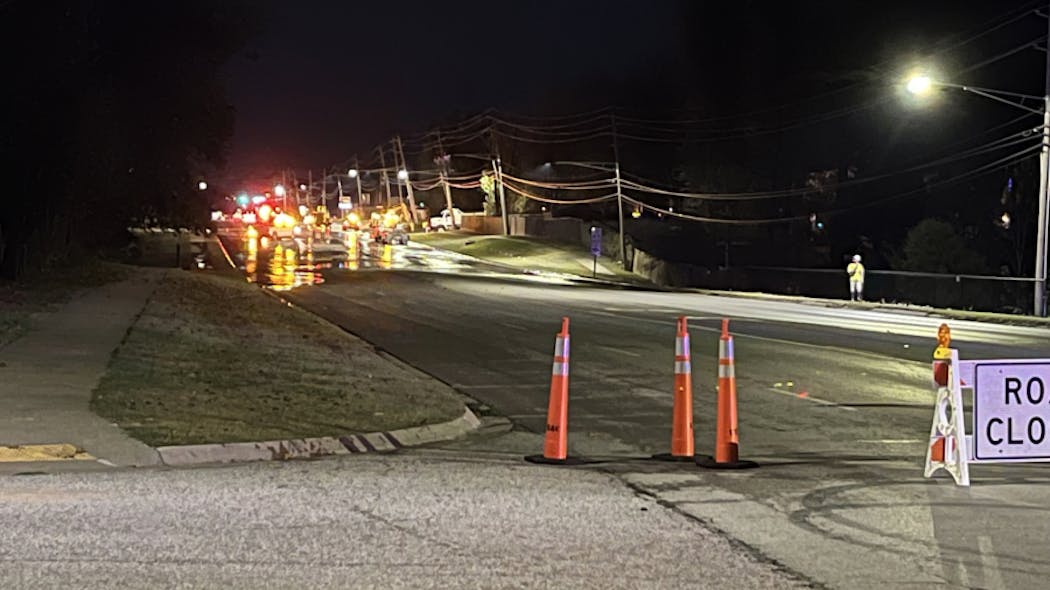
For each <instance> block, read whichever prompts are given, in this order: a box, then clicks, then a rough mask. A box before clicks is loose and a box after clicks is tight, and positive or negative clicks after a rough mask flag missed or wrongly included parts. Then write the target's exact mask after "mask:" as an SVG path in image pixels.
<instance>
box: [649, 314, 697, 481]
mask: <svg viewBox="0 0 1050 590" xmlns="http://www.w3.org/2000/svg"><path fill="white" fill-rule="evenodd" d="M694 439H695V437H694V435H693V369H692V363H691V361H690V360H689V326H688V323H687V319H686V317H685V316H682V317H680V318H678V332H677V334H676V335H675V340H674V412H673V414H672V416H671V452H670V453H660V454H658V455H653V458H654V459H660V460H661V461H693V460H694V459H695V456H694V454H693V445H694Z"/></svg>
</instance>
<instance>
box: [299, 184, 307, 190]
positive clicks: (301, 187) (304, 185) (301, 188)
mask: <svg viewBox="0 0 1050 590" xmlns="http://www.w3.org/2000/svg"><path fill="white" fill-rule="evenodd" d="M299 190H301V191H304V190H306V183H305V182H304V183H302V184H300V185H299Z"/></svg>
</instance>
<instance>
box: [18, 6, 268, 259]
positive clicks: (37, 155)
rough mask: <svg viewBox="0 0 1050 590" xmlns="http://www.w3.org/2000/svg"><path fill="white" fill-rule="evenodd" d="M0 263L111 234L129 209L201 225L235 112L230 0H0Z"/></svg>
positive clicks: (246, 22)
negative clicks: (207, 183)
mask: <svg viewBox="0 0 1050 590" xmlns="http://www.w3.org/2000/svg"><path fill="white" fill-rule="evenodd" d="M0 23H2V24H0V28H2V38H3V39H4V41H5V49H4V51H3V52H2V57H0V60H2V63H3V68H2V69H0V71H3V72H4V88H3V89H2V90H0V161H3V162H4V164H5V168H6V169H7V173H6V174H5V175H4V177H3V181H2V185H0V190H2V191H3V192H2V194H3V201H2V206H0V273H2V275H3V276H4V277H6V278H13V277H17V276H19V275H21V274H23V273H26V272H32V271H35V270H39V269H44V268H47V267H49V266H51V265H54V264H56V263H58V262H60V261H62V260H64V259H67V258H69V257H70V256H72V255H74V254H77V253H80V252H93V251H95V250H98V249H99V248H103V247H106V246H110V245H117V244H120V243H121V241H122V240H123V239H124V228H125V227H126V226H127V225H128V223H129V221H130V220H131V219H133V218H143V217H147V216H148V217H151V218H157V219H158V220H159V221H160V222H161V223H170V224H200V223H203V222H204V221H205V220H206V217H205V216H206V214H207V208H208V203H207V201H206V194H205V193H202V192H201V191H199V190H197V182H198V180H200V179H201V178H203V177H204V175H206V174H207V173H208V172H209V171H211V170H214V169H215V167H217V166H221V165H222V163H223V160H224V157H225V150H226V145H227V141H228V140H229V138H230V136H231V134H232V131H233V112H232V109H231V107H230V106H229V105H228V103H227V101H226V98H225V95H224V89H223V86H222V84H221V81H220V77H219V76H220V70H221V68H222V66H223V64H224V63H225V62H226V61H227V60H228V59H229V58H230V57H231V56H232V55H233V54H234V53H235V52H236V51H237V50H238V49H239V48H240V47H241V46H242V45H243V43H244V42H245V41H246V40H247V39H248V37H249V36H250V35H251V34H252V32H253V30H254V28H255V20H254V19H253V18H252V13H251V12H249V10H247V8H246V6H245V5H244V4H241V3H239V2H208V1H206V0H191V1H186V2H177V3H176V2H165V3H153V2H117V1H104V0H55V1H50V2H36V1H33V0H13V1H8V2H0Z"/></svg>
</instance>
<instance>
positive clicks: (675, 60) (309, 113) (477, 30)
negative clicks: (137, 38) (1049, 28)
mask: <svg viewBox="0 0 1050 590" xmlns="http://www.w3.org/2000/svg"><path fill="white" fill-rule="evenodd" d="M729 4H731V5H729ZM915 4H918V3H912V2H841V1H839V2H835V1H823V2H805V3H799V2H790V3H772V2H747V1H743V2H734V3H726V2H700V1H694V2H677V1H670V0H665V1H659V2H638V1H635V2H627V1H622V0H616V1H609V0H605V1H573V2H550V1H537V2H513V3H509V2H502V3H498V2H480V1H447V2H413V1H404V2H367V3H366V2H343V1H327V0H325V1H316V2H310V3H295V2H263V3H252V4H251V6H253V7H254V9H255V10H257V11H259V12H260V21H261V26H260V30H259V31H258V33H257V35H256V36H255V38H254V40H253V41H252V42H251V43H249V44H248V46H247V47H246V48H245V49H244V50H243V51H241V52H240V54H239V55H238V56H237V57H236V58H235V59H234V60H232V61H231V62H230V63H229V64H228V66H227V69H226V71H227V74H228V92H229V98H230V101H231V102H232V104H233V105H234V107H235V109H236V112H237V124H236V134H235V137H234V141H233V145H232V150H231V157H230V163H229V167H228V179H229V180H230V181H233V182H237V181H240V180H242V179H248V178H252V177H258V176H260V175H269V174H272V173H273V172H274V171H277V170H280V169H282V168H291V169H298V170H305V169H308V168H314V169H318V168H320V167H322V166H327V165H331V164H333V163H335V162H342V161H345V160H346V159H348V158H349V157H350V156H352V155H353V154H354V153H355V152H356V153H361V154H362V155H364V154H366V153H368V152H369V151H370V150H371V149H372V147H373V146H374V145H376V144H377V143H379V142H382V141H386V140H388V139H389V138H390V137H391V136H392V135H393V134H394V133H413V132H419V131H423V130H426V129H429V128H430V127H433V126H434V125H438V124H441V123H445V122H451V121H454V120H456V119H457V118H461V117H465V116H467V115H469V114H473V113H475V112H477V111H480V110H482V109H484V108H487V107H497V108H500V109H506V110H510V111H514V112H521V113H528V114H537V113H538V114H550V113H564V112H572V111H575V110H579V109H586V108H598V107H603V106H606V105H608V104H618V105H628V107H629V108H632V109H634V111H635V112H644V111H645V109H646V107H647V105H649V104H652V105H653V106H654V108H655V107H656V106H657V105H656V104H655V103H658V102H659V103H662V104H661V105H659V106H683V105H689V106H699V107H702V108H703V110H704V112H705V114H712V113H713V114H731V113H734V112H739V111H740V110H741V109H747V108H761V107H762V106H763V105H767V104H770V103H777V102H780V101H791V100H797V99H802V98H805V97H807V96H811V95H813V94H818V93H819V92H821V91H825V90H827V89H828V88H836V87H840V86H842V85H846V84H851V83H857V82H862V83H869V84H870V83H875V84H876V85H878V84H883V82H882V80H888V79H889V78H890V77H892V76H895V75H899V70H900V68H901V67H903V66H902V64H906V63H909V61H914V60H915V59H916V58H918V57H920V56H922V55H923V54H926V53H929V52H930V50H931V49H933V48H934V47H933V44H934V42H935V41H937V40H938V39H941V38H943V37H944V36H945V35H950V34H961V35H962V34H965V33H966V32H967V31H968V30H971V29H974V28H976V27H980V25H981V24H982V23H983V22H985V21H987V20H988V19H990V18H992V17H994V16H996V15H999V14H1002V13H1003V12H1006V11H1008V10H1010V9H1012V8H1015V7H1020V6H1024V5H1028V4H1032V3H1031V2H1021V1H1014V0H1011V1H995V2H990V1H972V0H969V1H960V0H953V1H934V2H923V3H922V5H921V6H915ZM1030 20H1031V21H1032V22H1031V23H1029V30H1030V31H1033V32H1034V33H1035V34H1038V31H1039V30H1040V28H1041V27H1045V24H1042V23H1041V22H1040V21H1039V19H1038V18H1036V17H1030ZM1044 30H1045V29H1044ZM1017 34H1018V31H1017V30H1016V29H1011V30H1010V32H1009V35H1011V36H1012V35H1017ZM1023 38H1026V37H1024V35H1020V36H1019V37H1018V38H1013V37H1006V38H1003V37H1002V36H1000V37H998V38H997V37H996V36H995V35H991V36H989V37H986V38H983V39H981V40H980V41H979V42H975V43H972V44H970V45H968V46H966V47H964V48H962V49H960V50H957V51H953V52H951V53H949V54H946V55H941V56H938V59H939V61H938V64H939V65H940V66H941V67H943V68H944V69H945V70H947V71H949V72H950V71H951V70H952V68H959V67H961V66H962V65H963V64H972V63H975V62H976V61H979V59H980V58H981V56H982V55H990V54H994V53H995V52H996V51H1001V50H1003V49H1004V48H1009V47H1011V46H1012V45H1011V44H1016V43H1017V42H1018V39H1022V40H1023ZM955 39H956V40H958V39H959V37H957V38H955ZM1042 59H1043V56H1042V54H1041V53H1040V52H1038V51H1037V50H1035V49H1033V50H1029V51H1028V52H1027V54H1023V55H1019V56H1018V57H1017V58H1016V59H1012V60H1011V62H1010V63H1008V64H1005V65H997V66H996V68H994V70H992V71H991V72H989V71H987V70H988V69H987V68H986V69H985V70H977V71H973V72H970V73H968V79H967V80H966V81H967V82H968V83H981V84H987V85H998V86H999V87H1009V88H1012V89H1016V90H1019V91H1024V92H1039V91H1040V90H1041V88H1040V86H1041V82H1042V81H1041V79H1040V78H1041V75H1040V74H1041V73H1042V72H1041V71H1040V67H1039V65H1038V64H1039V63H1040V62H1041V60H1042ZM1018 72H1020V73H1018ZM840 99H841V101H842V103H841V104H831V103H828V102H824V103H819V104H812V105H809V106H810V108H811V109H813V110H815V111H816V112H820V111H821V110H831V109H835V108H842V107H845V106H849V103H850V101H851V100H856V97H855V96H853V97H850V96H848V95H844V96H841V97H840Z"/></svg>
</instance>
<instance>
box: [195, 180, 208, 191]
mask: <svg viewBox="0 0 1050 590" xmlns="http://www.w3.org/2000/svg"><path fill="white" fill-rule="evenodd" d="M197 189H198V190H202V191H205V190H208V183H207V182H204V181H203V180H202V181H200V182H198V183H197Z"/></svg>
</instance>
